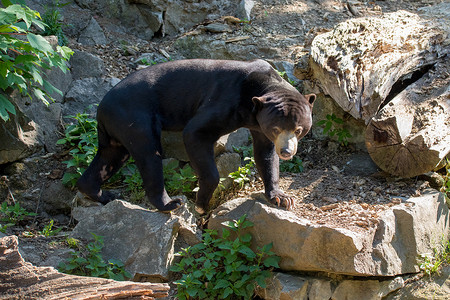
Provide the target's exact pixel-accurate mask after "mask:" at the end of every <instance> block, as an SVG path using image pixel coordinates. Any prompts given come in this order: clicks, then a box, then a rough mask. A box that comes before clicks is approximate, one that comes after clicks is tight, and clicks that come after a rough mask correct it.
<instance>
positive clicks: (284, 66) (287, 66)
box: [269, 61, 300, 86]
mask: <svg viewBox="0 0 450 300" xmlns="http://www.w3.org/2000/svg"><path fill="white" fill-rule="evenodd" d="M269 63H270V64H271V65H272V66H273V67H274V68H275V70H277V71H278V72H282V73H284V74H285V75H284V77H285V78H284V79H288V80H289V82H290V83H291V84H292V83H293V85H294V86H297V85H298V84H299V83H300V80H299V79H298V78H297V77H296V76H295V75H294V64H292V63H290V62H288V61H269ZM282 77H283V76H282Z"/></svg>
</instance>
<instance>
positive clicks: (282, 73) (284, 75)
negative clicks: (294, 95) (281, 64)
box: [277, 71, 295, 87]
mask: <svg viewBox="0 0 450 300" xmlns="http://www.w3.org/2000/svg"><path fill="white" fill-rule="evenodd" d="M277 72H278V75H280V76H281V78H283V79H284V80H286V81H287V82H289V84H290V85H292V86H294V87H295V81H294V80H292V79H290V78H289V77H288V75H287V73H286V71H283V72H280V71H277Z"/></svg>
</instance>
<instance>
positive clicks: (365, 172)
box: [344, 152, 380, 176]
mask: <svg viewBox="0 0 450 300" xmlns="http://www.w3.org/2000/svg"><path fill="white" fill-rule="evenodd" d="M379 171H380V169H379V168H378V167H377V165H376V164H375V163H374V162H373V160H372V158H370V155H369V154H368V153H367V152H357V153H353V154H352V155H351V157H350V158H349V160H348V161H347V163H346V164H345V166H344V173H345V174H349V175H353V176H371V175H373V174H375V173H377V172H379Z"/></svg>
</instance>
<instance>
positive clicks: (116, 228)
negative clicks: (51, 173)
mask: <svg viewBox="0 0 450 300" xmlns="http://www.w3.org/2000/svg"><path fill="white" fill-rule="evenodd" d="M72 214H73V216H74V218H75V219H77V220H78V224H77V226H76V227H75V228H74V230H73V232H72V235H73V236H74V237H78V238H85V239H92V235H91V233H94V234H96V235H100V236H103V240H104V248H103V251H102V255H103V257H104V259H105V260H108V259H111V258H115V259H118V260H120V261H122V262H123V263H124V264H125V269H126V270H127V271H128V272H130V273H131V274H132V276H134V279H135V280H138V279H140V278H142V277H145V278H146V280H149V281H156V282H160V281H161V280H162V281H167V280H168V277H169V268H170V266H171V263H172V260H173V258H174V254H175V249H174V246H175V242H176V240H177V238H178V235H179V234H181V235H182V239H183V240H184V241H195V236H196V234H197V232H196V229H195V226H193V225H195V218H194V217H193V215H192V214H191V213H190V212H189V211H188V210H187V208H186V205H184V206H183V207H182V208H180V209H179V210H178V211H177V212H176V213H172V214H165V213H161V212H158V211H151V210H148V209H144V208H142V207H140V206H138V205H134V204H131V203H128V202H125V201H121V200H115V201H113V202H110V203H108V204H107V205H105V206H102V207H98V206H94V207H77V208H75V209H74V210H73V212H72ZM198 240H199V239H197V241H198Z"/></svg>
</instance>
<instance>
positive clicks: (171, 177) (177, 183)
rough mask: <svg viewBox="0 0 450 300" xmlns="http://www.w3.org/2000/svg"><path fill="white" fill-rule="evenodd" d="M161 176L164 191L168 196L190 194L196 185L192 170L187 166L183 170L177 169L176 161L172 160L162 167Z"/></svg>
mask: <svg viewBox="0 0 450 300" xmlns="http://www.w3.org/2000/svg"><path fill="white" fill-rule="evenodd" d="M163 174H164V178H165V186H166V190H167V193H169V194H170V195H176V194H179V193H191V192H192V191H193V190H194V188H195V185H196V183H197V176H196V175H195V172H194V169H192V168H191V166H189V165H188V164H186V165H185V166H184V167H183V168H179V167H178V161H176V160H172V161H170V162H169V163H168V164H167V165H165V166H164V168H163Z"/></svg>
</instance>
